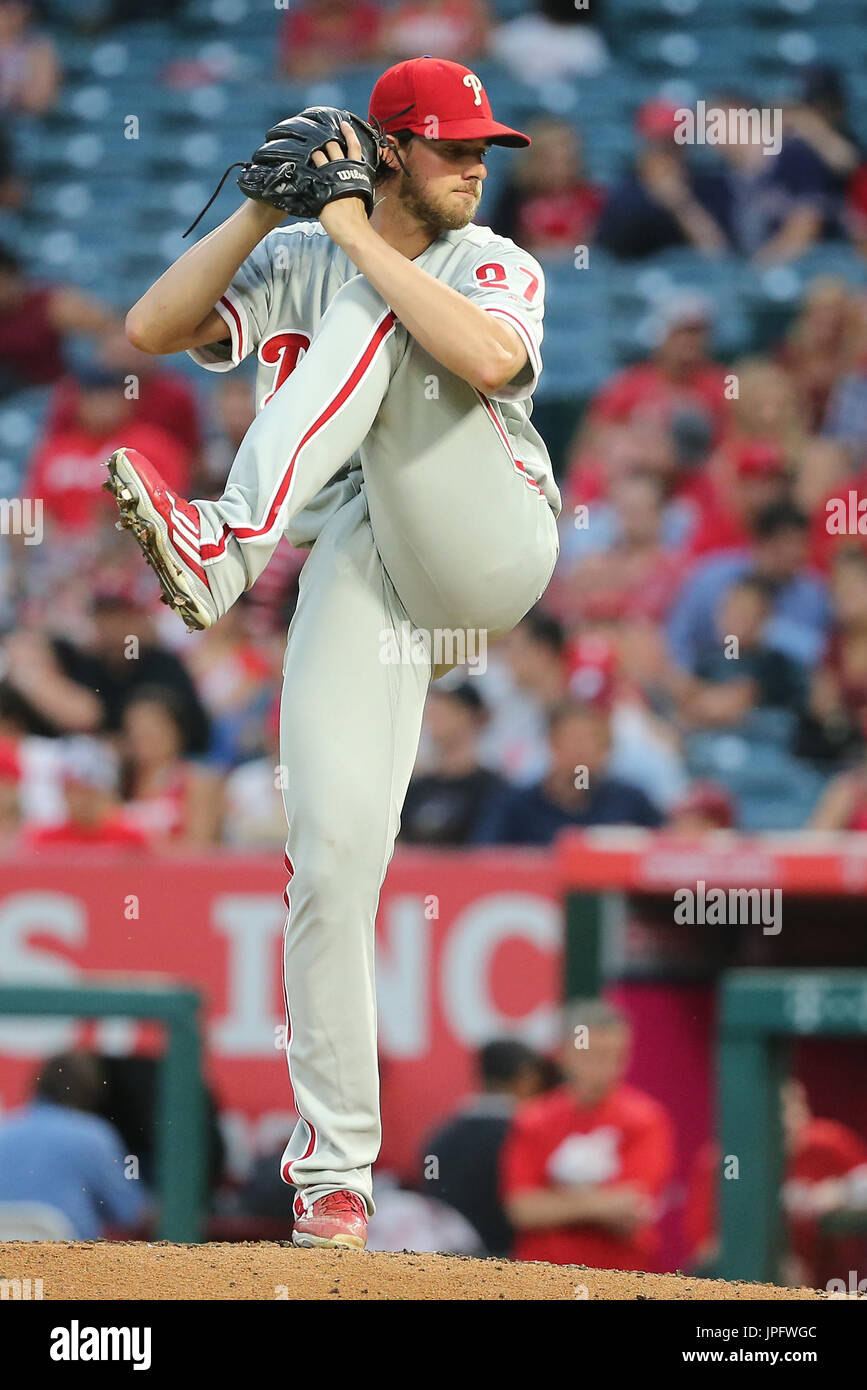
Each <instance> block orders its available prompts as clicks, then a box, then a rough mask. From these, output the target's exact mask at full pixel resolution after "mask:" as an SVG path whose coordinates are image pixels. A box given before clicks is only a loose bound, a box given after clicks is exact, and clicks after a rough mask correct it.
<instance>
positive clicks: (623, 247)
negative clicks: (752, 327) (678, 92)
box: [598, 98, 727, 260]
mask: <svg viewBox="0 0 867 1390" xmlns="http://www.w3.org/2000/svg"><path fill="white" fill-rule="evenodd" d="M677 110H678V108H677V107H676V106H675V105H674V104H673V103H671V102H666V101H663V100H660V99H657V98H654V99H651V100H650V101H646V102H645V103H644V105H643V106H641V107H639V110H638V112H637V114H636V118H635V133H636V135H637V137H638V141H639V147H638V152H637V154H636V156H635V161H634V163H633V166H632V168H631V170H630V171H629V173H628V174H627V175H626V177H625V178H623V179H622V180H621V182H620V183H619V184H617V185H616V186H615V187H614V188H613V189H612V192H611V196H610V197H609V199H608V202H607V204H606V206H605V208H604V209H603V212H602V217H601V219H600V222H599V230H598V238H599V244H600V246H604V247H605V248H606V250H608V251H611V252H612V253H613V254H614V255H615V256H620V257H622V258H623V259H624V260H636V259H639V258H640V257H642V256H651V255H653V254H654V252H657V251H666V250H668V249H669V247H672V246H693V247H695V249H696V251H700V252H703V253H704V254H706V255H711V256H718V255H721V254H722V253H723V252H725V251H726V249H727V237H726V233H725V231H724V229H723V227H722V225H721V222H720V213H721V210H722V208H723V206H724V181H723V179H722V177H721V176H720V175H719V174H717V173H714V172H713V171H711V172H710V173H706V172H704V171H702V172H696V171H693V170H692V169H691V168H690V167H689V164H688V162H687V158H686V146H685V145H680V144H677V143H676V142H675V139H674V132H675V127H676V124H677Z"/></svg>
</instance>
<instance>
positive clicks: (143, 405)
mask: <svg viewBox="0 0 867 1390" xmlns="http://www.w3.org/2000/svg"><path fill="white" fill-rule="evenodd" d="M79 394H80V392H79V386H78V383H77V382H76V381H74V380H72V379H71V378H69V377H67V378H65V379H64V380H63V381H61V382H59V383H58V386H57V389H56V391H55V392H54V394H53V398H52V402H51V415H50V417H49V425H48V428H49V430H50V431H51V433H52V434H65V433H66V431H67V430H71V429H74V428H75V419H76V415H77V413H78V400H79ZM128 419H129V421H130V424H135V425H149V426H150V425H153V426H155V427H156V428H157V429H158V430H160V431H161V432H162V433H163V434H167V435H170V436H171V438H172V439H173V440H174V441H175V443H176V444H179V445H180V446H181V448H182V449H184V450H185V451H186V452H187V453H188V454H189V455H190V456H194V455H195V454H197V453H198V451H199V449H200V448H201V447H202V431H201V427H200V425H199V410H198V405H197V403H196V393H195V391H194V390H193V389H192V387H191V386H189V385H188V383H187V382H186V381H185V380H184V379H183V377H182V376H181V375H180V373H177V372H163V371H159V372H154V373H153V374H152V375H145V374H139V380H138V398H137V399H136V400H132V401H130V402H129V415H128Z"/></svg>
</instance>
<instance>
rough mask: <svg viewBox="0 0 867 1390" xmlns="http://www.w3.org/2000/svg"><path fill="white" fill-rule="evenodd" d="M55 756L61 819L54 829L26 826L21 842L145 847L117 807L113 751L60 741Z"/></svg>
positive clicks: (82, 740) (83, 741) (91, 742)
mask: <svg viewBox="0 0 867 1390" xmlns="http://www.w3.org/2000/svg"><path fill="white" fill-rule="evenodd" d="M61 758H62V776H63V793H64V800H65V802H66V818H65V819H64V820H62V821H61V822H60V823H59V824H57V825H40V826H33V827H31V828H30V829H29V830H28V831H26V833H25V843H26V844H28V845H29V846H30V847H31V848H33V849H52V848H56V849H68V848H69V847H70V846H76V847H80V848H87V847H88V846H98V847H100V848H103V849H104V848H109V847H110V848H114V849H127V850H142V849H146V848H147V843H148V842H147V838H146V837H145V836H144V835H143V834H142V833H141V831H140V830H138V829H137V828H136V827H135V826H134V825H132V824H130V823H129V822H128V821H127V820H125V819H124V816H123V812H122V811H121V809H120V804H119V800H118V788H119V768H118V763H117V757H116V755H115V753H114V750H113V749H112V748H111V747H109V745H108V744H105V743H100V742H99V740H97V739H94V738H86V737H83V736H82V737H78V738H70V739H67V740H65V743H64V748H63V752H62V755H61Z"/></svg>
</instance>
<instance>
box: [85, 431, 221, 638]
mask: <svg viewBox="0 0 867 1390" xmlns="http://www.w3.org/2000/svg"><path fill="white" fill-rule="evenodd" d="M105 466H106V468H107V469H108V481H107V482H106V483H104V484H103V486H104V487H105V489H106V491H107V492H110V493H111V494H112V496H113V497H114V499H115V501H116V502H117V507H118V511H119V512H120V521H119V523H118V524H119V525H120V526H125V527H126V528H127V530H129V531H132V533H133V535H134V536H135V538H136V540H137V541H138V543H139V546H140V547H141V551H142V554H143V555H144V557H145V559H146V560H147V562H148V564H149V565H150V567H151V569H152V570H153V571H154V573H155V574H156V577H157V579H158V580H159V582H160V588H161V589H162V591H163V602H164V603H167V604H168V605H169V607H170V608H174V609H175V611H176V612H177V613H179V614H180V616H181V617H182V618H183V620H184V622H185V623H186V625H187V630H188V631H189V632H201V631H202V630H204V629H205V628H209V627H213V625H214V623H215V622H216V621H217V619H218V618H219V617H220V612H219V609H218V608H217V604H216V600H215V598H214V595H213V593H212V591H211V587H210V585H209V583H208V577H207V574H206V573H205V570H204V568H203V565H202V557H201V548H200V547H201V530H200V520H199V513H198V512H197V511H196V508H195V507H194V506H193V505H192V504H191V503H190V502H186V501H184V499H183V498H182V497H177V496H176V495H175V493H173V492H172V491H171V489H170V488H169V487H168V486H167V484H166V482H165V479H164V478H162V477H161V476H160V474H159V473H158V472H157V470H156V469H155V468H154V466H153V464H152V463H150V462H149V461H148V460H147V459H146V458H145V456H144V454H140V453H139V452H138V450H137V449H115V451H114V453H113V454H112V456H111V458H110V459H107V460H106V465H105Z"/></svg>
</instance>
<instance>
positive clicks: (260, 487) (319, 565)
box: [109, 57, 561, 1248]
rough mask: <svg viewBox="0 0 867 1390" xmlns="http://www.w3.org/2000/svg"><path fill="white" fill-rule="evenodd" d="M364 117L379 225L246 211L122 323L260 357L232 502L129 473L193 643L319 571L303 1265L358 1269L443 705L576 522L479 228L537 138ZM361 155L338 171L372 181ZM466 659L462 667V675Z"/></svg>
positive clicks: (195, 351) (415, 79)
mask: <svg viewBox="0 0 867 1390" xmlns="http://www.w3.org/2000/svg"><path fill="white" fill-rule="evenodd" d="M369 114H370V117H371V120H372V121H375V122H376V123H377V125H378V129H379V135H378V139H379V142H380V145H379V148H380V151H381V158H380V160H379V162H378V166H377V170H376V174H375V205H374V206H373V208H372V211H371V212H370V215H368V209H367V205H366V202H365V200H364V199H363V198H361V197H357V196H354V195H353V196H347V197H344V198H339V199H335V200H333V201H331V202H330V203H328V204H327V205H326V206H325V207H323V208H322V210H321V212H320V214H319V217H318V219H317V220H315V221H310V222H303V223H301V224H299V225H296V226H288V227H285V228H284V227H281V226H280V225H279V224H280V223H281V222H282V221H283V220H284V216H283V213H282V212H281V211H279V210H278V209H276V208H274V207H271V206H270V205H268V204H267V203H264V202H261V201H258V200H247V201H245V202H244V204H243V205H242V206H241V207H240V208H239V209H238V210H237V211H236V212H235V213H233V215H232V216H231V217H229V218H228V220H227V221H225V222H223V224H222V225H221V226H220V227H218V228H217V229H216V230H215V231H212V232H211V233H210V234H209V235H208V236H206V237H205V238H204V240H202V241H201V242H199V243H198V244H197V245H195V246H193V247H191V249H190V250H188V251H187V252H186V253H185V255H184V256H182V257H181V258H180V260H179V261H177V262H176V263H175V264H174V265H173V266H171V267H170V268H169V269H168V270H167V271H166V272H165V274H164V275H163V276H161V277H160V279H159V280H158V281H157V282H156V284H155V285H154V286H152V287H151V289H150V290H148V291H147V293H146V294H145V295H143V296H142V298H141V299H140V300H139V301H138V303H137V304H135V305H134V306H133V308H132V309H131V310H130V313H129V315H128V318H127V332H128V334H129V336H130V337H131V339H132V341H133V342H134V343H135V344H136V345H137V346H139V347H140V348H142V349H143V350H145V351H148V352H153V353H157V354H160V353H170V352H175V351H179V350H182V349H186V350H188V351H189V352H190V353H191V355H192V356H193V358H194V360H195V361H196V362H198V363H199V364H200V365H201V366H204V367H206V368H207V369H209V370H213V371H218V372H222V371H227V370H229V369H231V368H232V367H233V366H237V365H238V364H239V363H240V361H241V360H242V358H244V357H246V356H247V355H248V354H251V353H255V355H256V358H257V365H258V371H257V392H256V394H257V402H258V405H259V412H258V414H257V416H256V419H255V420H254V422H253V424H252V425H251V427H250V429H249V430H248V432H247V434H246V435H245V437H244V439H243V441H242V443H241V446H240V448H239V451H238V453H237V455H236V457H235V460H234V463H233V464H232V469H231V472H230V474H229V478H228V480H227V484H226V488H225V491H224V493H223V495H222V497H220V498H219V499H216V500H210V499H196V500H195V501H194V502H189V501H187V500H186V499H184V498H183V497H181V496H178V495H177V494H176V493H174V492H173V490H172V489H171V488H170V487H169V486H168V485H167V484H166V483H165V481H164V479H162V478H161V477H160V474H159V472H158V470H157V469H156V468H155V467H154V466H153V465H152V464H151V463H150V461H149V460H148V459H147V458H146V457H144V456H143V455H141V454H140V453H138V452H137V451H136V450H134V449H124V448H121V449H119V450H118V451H117V452H116V454H115V455H114V456H113V458H112V459H111V460H109V486H111V487H112V490H114V491H115V495H116V497H117V500H118V505H119V508H120V512H121V516H122V518H123V520H124V521H125V522H126V523H127V525H128V526H129V528H130V529H131V530H132V532H133V535H134V536H135V538H136V540H137V541H138V542H139V544H140V545H141V546H142V548H143V550H144V552H145V554H146V556H147V557H148V559H149V560H150V561H151V563H152V565H153V567H154V569H155V570H156V573H157V577H158V579H159V582H160V585H161V587H162V590H163V596H164V597H165V598H166V599H167V600H168V602H169V603H170V604H171V605H172V606H173V607H175V608H176V609H177V610H178V612H179V613H180V615H181V616H182V617H183V619H184V621H185V622H186V624H187V626H188V627H189V628H191V629H203V628H210V627H212V626H213V625H214V623H216V622H217V621H218V620H219V619H220V617H221V616H222V615H223V614H224V613H225V612H226V611H227V610H228V609H229V608H230V607H231V605H232V604H233V603H234V602H235V601H236V599H238V598H239V597H240V595H241V593H242V592H245V591H246V590H248V589H249V588H251V587H252V585H253V584H254V583H255V582H256V580H257V578H258V577H259V575H260V574H261V573H262V572H263V570H264V569H265V568H266V566H267V565H268V564H269V563H270V560H271V557H272V555H273V553H274V551H275V549H276V547H277V545H278V544H279V542H280V540H281V539H282V538H283V537H284V536H285V537H288V539H289V540H290V541H291V542H292V544H294V545H297V546H301V547H303V548H307V547H312V549H311V554H310V556H309V558H308V560H307V562H306V564H305V567H304V571H303V573H302V576H301V580H300V587H299V600H298V605H297V608H296V610H295V613H294V616H293V619H292V623H291V627H290V631H289V641H288V647H287V653H286V660H285V665H284V688H283V699H282V706H281V738H280V764H281V766H282V767H283V768H285V771H286V776H285V780H284V782H283V793H284V803H285V806H286V811H287V818H288V823H289V834H288V841H287V851H286V865H287V871H288V874H289V877H290V883H289V887H288V888H287V892H286V902H287V905H288V907H289V917H288V925H287V930H286V935H285V950H284V984H285V996H286V1005H287V1010H288V1013H289V1015H290V1019H291V1028H290V1029H289V1030H288V1033H289V1042H288V1048H287V1053H288V1064H289V1069H290V1072H291V1080H292V1085H293V1089H294V1093H295V1101H296V1106H297V1109H298V1112H299V1115H300V1117H301V1118H300V1119H299V1122H298V1125H297V1127H296V1129H295V1131H294V1133H293V1135H292V1137H291V1138H290V1141H289V1143H288V1145H287V1148H286V1150H285V1153H284V1158H283V1165H282V1173H283V1176H284V1178H285V1180H286V1182H287V1184H291V1185H293V1186H294V1187H295V1189H296V1195H295V1199H294V1203H293V1208H294V1213H295V1217H296V1224H295V1227H294V1232H293V1239H294V1241H295V1243H296V1244H299V1245H319V1244H324V1245H333V1244H337V1245H346V1246H349V1247H351V1248H359V1247H362V1246H363V1245H364V1242H365V1239H366V1230H367V1220H368V1217H369V1216H370V1215H371V1214H372V1213H373V1209H374V1207H373V1189H372V1179H371V1167H372V1164H373V1161H374V1159H375V1158H376V1155H377V1153H378V1151H379V1144H380V1133H381V1123H380V1115H379V1080H378V1072H377V1056H376V1012H375V981H374V949H373V946H374V921H375V916H376V909H377V903H378V898H379V892H380V888H381V886H382V882H383V879H384V876H385V872H386V869H387V866H388V863H389V860H390V858H391V855H392V850H393V845H394V839H395V836H396V834H397V831H398V827H399V818H400V810H401V807H402V803H403V801H404V797H405V795H406V790H407V786H408V784H409V779H410V775H411V772H412V768H413V764H414V762H415V756H416V751H417V748H418V740H419V733H420V729H421V721H422V714H423V709H424V703H425V697H426V694H427V690H428V687H429V685H430V682H431V680H432V679H433V678H435V677H439V676H440V675H443V674H445V672H446V670H447V669H449V668H450V667H451V666H453V665H454V664H455V659H454V653H455V651H456V650H457V651H466V650H470V642H474V641H475V639H476V637H477V636H478V634H479V633H482V632H483V633H484V634H485V640H486V642H487V641H488V640H493V639H495V638H496V637H499V636H501V635H503V634H504V633H506V632H508V631H510V630H511V629H512V628H513V627H514V626H515V624H516V623H517V622H519V621H520V619H521V618H522V617H523V615H524V614H525V613H526V612H528V610H529V609H530V608H531V607H532V606H533V605H534V604H535V603H537V602H538V600H539V599H540V597H541V595H542V594H543V592H544V591H545V589H546V588H547V585H548V582H549V580H550V578H551V575H552V573H553V569H554V565H555V563H556V558H557V554H558V548H559V543H558V536H557V524H556V517H557V515H558V513H559V511H560V505H561V504H560V495H559V492H558V490H557V487H556V484H555V482H554V478H553V470H552V467H551V460H550V457H549V455H548V451H547V449H546V448H545V446H544V443H543V442H542V440H541V438H540V437H539V435H538V434H537V432H536V430H535V429H534V427H533V425H532V423H531V421H530V408H529V405H528V402H529V399H530V397H531V395H532V393H533V391H534V389H535V385H536V382H537V380H538V375H539V372H540V369H541V355H540V343H541V325H542V319H543V312H544V274H543V271H542V268H541V266H540V265H539V264H538V262H536V261H535V260H534V259H533V257H532V256H531V255H530V254H529V253H528V252H527V251H525V250H524V249H523V248H521V247H519V246H517V245H515V243H514V242H512V241H509V240H508V239H506V238H504V237H500V236H498V235H497V234H496V233H495V232H493V231H492V230H491V229H490V228H488V227H483V226H478V225H474V221H473V219H474V218H475V216H476V213H477V211H478V209H479V204H480V201H481V197H482V190H483V188H484V183H485V178H486V176H487V169H486V163H485V162H486V158H487V154H488V150H489V148H490V147H491V146H492V145H504V146H508V147H512V148H515V149H519V148H522V147H525V146H526V145H527V144H528V143H529V137H528V136H527V135H525V134H524V133H523V132H521V131H519V130H515V129H513V128H512V127H510V126H507V125H504V124H503V123H502V122H500V121H498V120H496V118H495V117H494V113H493V111H492V110H491V104H490V100H489V98H488V95H487V93H486V91H485V86H484V82H483V81H482V79H481V78H480V77H479V75H478V74H477V73H475V72H473V71H472V70H471V69H469V68H467V67H465V66H464V65H462V64H460V63H455V62H451V61H448V60H446V59H440V58H435V57H422V58H413V59H408V60H406V61H404V62H401V63H397V64H395V65H394V66H393V67H391V68H389V69H388V70H387V71H386V72H384V73H383V74H382V76H381V77H380V78H379V80H378V81H377V82H376V84H375V86H374V89H373V92H372V95H371V100H370V107H369ZM340 128H341V131H342V137H343V141H344V142H345V143H343V144H341V143H340V142H339V141H337V140H329V141H327V142H326V143H325V145H324V147H323V148H320V149H318V150H315V151H314V152H313V154H312V155H311V160H312V162H313V163H314V164H316V165H317V167H320V166H322V165H323V164H327V163H329V161H332V160H335V161H338V167H337V172H339V169H340V162H341V161H342V160H343V159H344V158H348V159H349V160H353V159H354V160H359V159H360V158H361V154H362V150H361V144H360V143H359V139H358V136H357V134H356V131H355V129H354V127H353V126H352V125H350V124H349V123H348V122H345V121H344V122H343V123H342V125H341V127H340ZM455 632H457V633H458V635H459V636H460V637H463V638H466V641H464V642H462V643H461V644H460V645H459V646H458V647H457V648H456V646H455V644H454V642H453V641H451V640H450V639H445V640H447V641H449V648H448V651H446V650H445V648H444V646H443V640H444V639H443V634H444V633H447V634H450V635H453V634H454V633H455ZM418 637H420V638H421V640H420V641H419V642H418V643H417V644H416V645H413V643H414V642H415V639H416V638H418ZM404 638H409V639H410V640H409V641H408V642H404ZM428 639H430V642H428ZM410 647H412V650H410ZM472 649H473V650H475V648H472ZM437 650H439V652H440V653H441V655H440V656H437Z"/></svg>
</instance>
